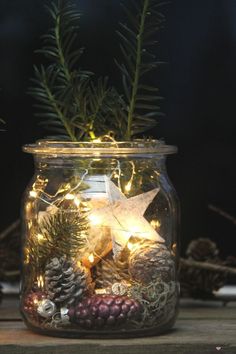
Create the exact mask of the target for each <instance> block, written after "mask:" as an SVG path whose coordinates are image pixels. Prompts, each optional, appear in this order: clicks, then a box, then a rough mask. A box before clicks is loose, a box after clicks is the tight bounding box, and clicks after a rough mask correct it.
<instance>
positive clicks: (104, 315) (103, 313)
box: [98, 304, 110, 318]
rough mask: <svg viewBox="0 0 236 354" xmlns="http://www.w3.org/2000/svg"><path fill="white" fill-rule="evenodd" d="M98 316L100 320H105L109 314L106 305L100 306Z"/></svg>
mask: <svg viewBox="0 0 236 354" xmlns="http://www.w3.org/2000/svg"><path fill="white" fill-rule="evenodd" d="M98 313H99V316H100V317H102V318H107V317H108V316H109V314H110V311H109V307H108V306H107V305H104V304H101V305H100V306H99V310H98Z"/></svg>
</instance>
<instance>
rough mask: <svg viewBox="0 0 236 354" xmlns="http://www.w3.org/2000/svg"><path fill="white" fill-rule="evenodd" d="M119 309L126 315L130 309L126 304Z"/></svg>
mask: <svg viewBox="0 0 236 354" xmlns="http://www.w3.org/2000/svg"><path fill="white" fill-rule="evenodd" d="M121 309H122V312H123V313H128V312H129V309H130V307H129V306H127V305H126V304H123V305H122V306H121Z"/></svg>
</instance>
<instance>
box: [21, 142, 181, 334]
mask: <svg viewBox="0 0 236 354" xmlns="http://www.w3.org/2000/svg"><path fill="white" fill-rule="evenodd" d="M175 150H176V149H175V148H174V147H171V146H166V145H165V144H164V143H161V142H157V141H151V142H142V141H137V142H132V143H63V142H50V141H40V142H38V143H37V144H35V145H28V146H25V147H24V151H26V152H29V153H33V154H34V157H35V175H34V177H33V179H32V181H31V183H30V184H29V186H28V188H27V190H26V192H25V196H24V212H23V277H22V290H21V312H22V314H23V317H24V320H25V322H26V324H27V326H28V327H29V328H31V329H33V330H35V331H38V332H41V333H45V334H49V335H50V334H51V335H57V336H68V337H102V336H104V337H108V338H111V337H131V336H143V335H154V334H158V333H161V332H163V331H166V330H168V329H169V328H171V327H172V326H173V324H174V321H175V318H176V312H177V307H178V292H179V291H178V281H177V264H178V243H177V228H178V202H177V197H176V193H175V190H174V189H173V187H172V185H171V183H170V181H169V179H168V176H167V173H166V168H165V160H166V155H168V154H171V153H174V152H175Z"/></svg>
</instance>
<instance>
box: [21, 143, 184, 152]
mask: <svg viewBox="0 0 236 354" xmlns="http://www.w3.org/2000/svg"><path fill="white" fill-rule="evenodd" d="M23 151H24V152H26V153H30V154H35V155H69V156H76V155H78V156H85V155H91V153H92V154H95V155H96V154H97V155H101V156H102V155H106V156H107V155H111V156H113V155H142V154H148V155H149V154H151V155H170V154H174V153H176V152H177V151H178V149H177V147H176V146H172V145H166V143H165V142H164V141H163V140H142V139H140V140H134V141H118V142H117V141H109V142H101V141H90V142H71V141H56V140H38V141H36V143H35V144H27V145H24V146H23Z"/></svg>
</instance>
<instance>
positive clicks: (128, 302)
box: [125, 299, 134, 306]
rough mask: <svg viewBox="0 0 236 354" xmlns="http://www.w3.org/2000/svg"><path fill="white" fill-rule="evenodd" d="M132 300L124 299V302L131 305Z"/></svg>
mask: <svg viewBox="0 0 236 354" xmlns="http://www.w3.org/2000/svg"><path fill="white" fill-rule="evenodd" d="M133 303H134V301H132V300H131V299H126V300H125V304H126V305H128V306H131V305H133Z"/></svg>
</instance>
